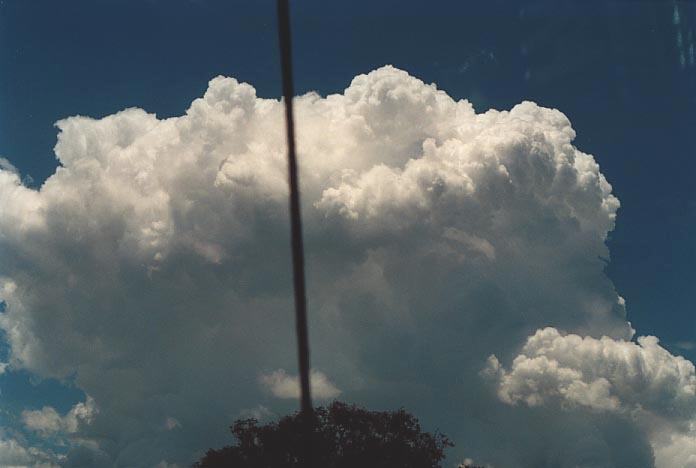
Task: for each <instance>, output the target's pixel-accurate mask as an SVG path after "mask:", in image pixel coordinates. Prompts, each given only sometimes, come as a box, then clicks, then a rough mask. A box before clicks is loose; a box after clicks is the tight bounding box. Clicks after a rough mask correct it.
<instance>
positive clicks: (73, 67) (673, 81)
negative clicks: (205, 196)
mask: <svg viewBox="0 0 696 468" xmlns="http://www.w3.org/2000/svg"><path fill="white" fill-rule="evenodd" d="M292 15H293V16H292V19H293V34H294V36H293V39H294V44H293V45H294V59H295V73H296V76H295V83H296V87H297V91H298V93H304V92H307V91H312V90H316V91H318V92H319V93H320V94H322V95H326V94H331V93H336V92H342V90H343V89H344V88H345V87H346V86H347V85H348V83H349V82H350V80H351V79H352V78H353V77H354V76H355V75H357V74H359V73H367V72H369V71H371V70H373V69H376V68H378V67H380V66H382V65H385V64H392V65H394V66H395V67H397V68H400V69H402V70H406V71H407V72H408V73H410V74H411V75H413V76H416V77H418V78H420V79H422V80H423V81H425V82H426V83H436V84H437V86H438V88H439V89H442V90H444V91H446V92H447V93H448V94H449V95H450V96H452V97H453V98H455V99H462V98H465V99H469V100H470V101H471V102H472V104H473V105H474V108H475V109H476V111H477V112H484V111H486V110H488V109H489V108H495V109H509V108H511V107H512V106H514V105H515V104H517V103H519V102H520V101H522V100H530V101H533V102H536V103H537V104H539V105H541V106H545V107H551V108H556V109H559V110H561V111H562V112H563V113H564V114H565V115H566V116H567V117H568V118H569V119H570V121H571V122H572V124H573V128H574V129H575V131H576V132H577V138H576V140H575V142H574V144H575V145H576V146H577V147H578V148H580V149H581V150H582V151H584V152H586V153H589V154H592V155H593V156H594V157H595V159H596V160H597V162H598V163H599V165H600V167H601V171H602V173H603V174H604V175H605V176H606V178H607V179H608V180H609V182H610V183H611V184H612V186H613V193H614V194H615V195H616V196H617V197H618V198H619V199H620V201H621V208H620V210H619V212H618V218H617V223H616V228H615V230H614V231H613V232H611V233H610V234H609V240H608V246H609V249H610V252H611V261H610V262H609V263H608V265H607V267H606V271H607V273H608V275H609V277H610V278H611V280H612V281H613V283H614V285H615V287H616V289H617V291H618V293H619V294H620V295H621V296H623V297H624V298H625V299H626V301H627V310H628V320H629V321H630V322H631V324H632V325H633V327H634V328H635V329H636V330H637V332H638V334H639V335H644V334H650V335H655V336H658V337H660V340H661V343H662V344H663V345H664V346H665V347H667V348H668V349H669V350H670V351H672V352H673V353H675V354H681V355H683V356H685V357H687V358H689V359H690V360H692V361H694V360H696V320H695V319H694V304H695V303H696V289H695V288H694V287H693V285H694V283H695V280H696V273H695V272H694V268H693V265H694V264H696V245H695V243H694V241H693V239H694V238H696V192H695V190H694V184H693V182H692V179H693V175H694V173H695V169H696V159H695V158H694V157H693V156H694V151H695V150H696V140H695V139H694V137H693V135H694V132H693V125H694V122H696V66H695V65H694V56H693V54H694V44H695V43H696V37H695V35H696V31H694V30H696V7H694V5H693V4H691V3H688V2H676V3H675V2H669V1H664V2H657V1H654V2H634V1H618V2H584V1H565V0H561V1H529V2H509V1H488V2H445V1H435V2H411V1H381V2H367V1H361V0H358V1H352V2H322V1H313V0H297V1H294V2H293V7H292ZM276 40H277V39H276V31H275V2H271V1H233V2H229V1H213V0H191V1H176V2H164V1H157V0H148V1H141V0H137V1H131V0H118V1H108V0H96V1H94V0H92V1H87V0H76V1H71V2H56V1H44V0H37V1H32V2H26V1H19V0H0V70H2V73H1V74H0V109H1V112H0V156H3V157H5V158H7V159H8V160H10V161H11V162H12V164H13V165H15V166H16V167H17V168H18V169H19V171H20V172H21V174H22V175H24V176H25V180H26V184H27V185H30V186H33V187H38V186H40V184H41V183H42V182H43V181H44V180H45V179H46V178H47V177H48V176H50V175H51V174H53V172H54V171H55V168H56V166H57V161H56V158H55V155H54V153H53V147H54V145H55V143H56V134H57V129H56V128H55V127H54V123H55V122H56V121H57V120H60V119H63V118H66V117H68V116H72V115H85V116H91V117H102V116H107V115H110V114H113V113H115V112H117V111H120V110H122V109H124V108H127V107H140V108H143V109H145V110H146V111H148V112H153V113H156V114H157V116H158V117H160V118H163V117H170V116H178V115H181V114H182V113H183V112H184V110H185V109H186V108H188V106H189V104H190V102H191V101H192V100H193V99H194V98H196V97H199V96H201V95H202V94H203V92H204V91H205V90H206V88H207V86H208V81H209V80H210V79H211V78H212V77H214V76H216V75H225V76H233V77H235V78H237V79H238V80H240V81H244V82H249V83H251V84H252V85H253V86H254V87H255V88H256V90H257V94H258V95H259V96H261V97H276V96H278V95H279V94H280V83H279V67H278V55H277V44H276ZM29 177H30V179H29ZM0 390H1V391H2V398H3V399H4V400H5V404H6V405H9V406H10V407H14V408H25V407H40V406H42V405H43V404H51V405H53V406H55V407H56V408H57V409H59V410H60V411H62V412H65V411H67V410H68V409H69V408H70V406H71V405H72V404H74V403H75V402H76V401H79V400H81V399H82V398H83V393H82V392H81V391H80V390H78V389H76V388H69V386H67V387H66V386H65V385H61V384H57V383H55V382H50V381H44V382H41V383H39V382H38V380H37V379H35V378H32V377H30V376H29V374H27V373H26V372H17V373H11V374H7V375H4V376H2V377H0Z"/></svg>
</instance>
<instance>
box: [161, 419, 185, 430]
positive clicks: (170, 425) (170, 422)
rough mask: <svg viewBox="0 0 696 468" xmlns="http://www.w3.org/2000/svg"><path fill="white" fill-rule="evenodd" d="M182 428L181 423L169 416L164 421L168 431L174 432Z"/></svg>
mask: <svg viewBox="0 0 696 468" xmlns="http://www.w3.org/2000/svg"><path fill="white" fill-rule="evenodd" d="M180 427H181V423H180V422H179V421H178V420H177V419H176V418H172V417H171V416H169V417H168V418H167V419H165V420H164V428H165V429H166V430H168V431H173V430H174V429H178V428H180Z"/></svg>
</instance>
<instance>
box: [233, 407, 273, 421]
mask: <svg viewBox="0 0 696 468" xmlns="http://www.w3.org/2000/svg"><path fill="white" fill-rule="evenodd" d="M274 416H275V414H274V413H273V411H271V410H269V409H268V408H266V407H265V406H263V405H258V406H257V407H255V408H245V409H243V410H242V411H240V412H239V417H240V418H242V419H256V420H257V421H264V420H267V419H271V418H273V417H274Z"/></svg>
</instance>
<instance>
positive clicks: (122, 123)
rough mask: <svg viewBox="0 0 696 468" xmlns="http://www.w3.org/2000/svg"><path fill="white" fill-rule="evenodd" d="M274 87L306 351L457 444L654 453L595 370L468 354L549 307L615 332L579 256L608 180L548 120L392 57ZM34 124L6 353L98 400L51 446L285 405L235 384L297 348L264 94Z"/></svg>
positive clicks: (176, 436)
mask: <svg viewBox="0 0 696 468" xmlns="http://www.w3.org/2000/svg"><path fill="white" fill-rule="evenodd" d="M295 103H296V112H297V122H298V129H297V133H298V148H299V156H300V165H301V174H302V177H301V183H302V194H303V214H304V217H305V218H304V221H305V223H304V226H305V236H306V246H307V269H308V272H307V274H308V293H309V298H310V317H311V330H310V331H311V340H312V361H313V365H314V366H316V367H317V368H319V369H322V370H323V371H324V372H325V375H326V379H327V381H330V382H331V384H332V385H333V386H334V388H340V389H341V391H342V392H343V393H342V398H343V397H345V398H346V399H348V400H352V401H356V402H358V403H362V404H366V405H368V406H371V407H375V408H379V409H384V408H389V407H394V406H395V407H399V406H405V407H406V408H408V409H409V410H411V411H413V412H414V413H416V414H417V415H419V416H420V417H421V419H422V420H423V422H424V424H426V425H427V426H428V427H435V426H438V427H440V428H441V429H442V430H443V431H445V432H446V433H447V434H449V435H450V436H451V437H452V438H453V439H454V440H455V442H456V443H457V447H455V449H454V450H453V451H451V453H452V456H453V457H459V459H461V460H463V459H464V458H465V456H466V457H471V458H473V459H475V460H477V461H479V460H480V461H481V462H482V463H483V462H490V463H493V464H495V466H508V465H511V464H512V463H514V464H515V466H539V463H540V460H557V461H558V464H559V466H610V465H608V463H610V461H612V460H613V461H614V462H616V463H618V464H620V463H619V462H620V461H622V460H623V461H624V462H625V463H624V465H626V464H628V465H630V466H633V467H640V466H651V465H652V463H653V458H652V457H653V446H654V444H652V443H651V441H650V437H653V436H654V434H647V433H646V432H645V431H644V430H643V429H642V426H640V425H639V424H638V423H637V422H636V421H634V420H631V419H630V418H625V417H624V416H623V415H621V414H617V413H616V412H613V413H611V414H609V413H610V412H608V411H603V412H598V411H596V410H597V407H600V406H601V408H607V409H611V408H612V407H615V406H617V405H618V406H620V405H621V404H622V402H623V400H621V397H620V396H619V397H616V398H618V399H617V400H612V399H611V397H612V395H613V394H612V393H611V391H610V390H611V389H608V388H607V387H606V385H607V384H605V383H602V381H600V380H599V379H600V378H601V376H598V377H597V378H593V379H591V380H588V379H589V377H587V378H586V377H585V376H584V375H580V376H579V375H578V374H577V372H578V370H577V368H576V367H573V366H570V367H569V369H570V370H571V371H573V372H575V373H573V372H571V374H572V375H570V374H569V375H570V377H568V378H565V377H564V378H562V379H560V378H559V379H560V380H559V379H557V381H558V382H561V383H563V382H570V383H569V384H568V386H571V385H573V382H575V386H574V387H573V389H574V390H577V389H580V390H582V391H583V392H586V393H587V392H589V393H588V395H590V396H588V397H587V398H585V400H583V399H582V398H581V397H579V396H578V397H577V398H575V397H574V398H575V400H574V401H575V402H576V403H578V405H576V406H577V407H576V408H575V409H574V410H573V411H572V412H568V411H562V410H559V409H558V408H555V407H554V406H553V405H546V404H539V405H536V406H535V407H534V408H530V407H528V406H527V405H516V406H511V405H508V404H507V403H506V402H505V401H501V400H500V399H499V398H498V395H499V394H500V393H501V390H500V389H498V388H496V387H495V386H493V387H491V383H490V380H486V379H482V378H481V377H480V371H481V369H482V368H484V367H485V366H486V359H487V358H488V356H490V355H491V354H494V355H496V356H498V358H499V360H500V362H503V363H506V362H509V361H512V360H513V358H514V356H516V355H517V354H519V350H520V347H521V346H523V344H524V343H525V342H528V337H529V336H537V335H538V333H537V330H539V329H543V328H546V327H553V328H555V329H559V330H566V331H568V332H569V333H572V334H575V335H578V336H583V337H585V336H586V337H594V338H595V339H599V338H600V337H602V336H606V337H607V338H606V339H607V340H616V341H617V342H618V343H624V342H627V340H631V339H632V336H633V329H632V328H631V326H630V324H629V323H628V322H627V321H626V315H625V306H624V302H623V300H622V299H621V298H620V297H619V295H618V294H617V293H616V291H615V289H614V287H613V284H612V283H611V281H610V280H609V279H608V278H607V277H606V275H605V274H604V268H605V262H604V260H602V259H603V258H608V250H607V247H606V245H605V240H606V237H607V234H608V232H609V231H611V230H612V229H613V226H614V222H615V218H616V212H617V209H618V207H619V202H618V200H617V199H616V197H614V196H613V195H612V192H611V186H610V184H609V183H608V182H607V181H606V179H605V178H604V176H603V175H602V173H601V172H600V169H599V166H598V164H597V162H596V161H595V159H594V158H593V157H592V156H591V155H588V154H586V153H583V152H582V151H580V150H579V149H577V148H576V147H575V146H573V139H574V137H575V132H574V130H573V129H572V126H571V124H570V122H569V121H568V119H567V118H566V117H565V116H564V115H563V114H562V113H561V112H559V111H558V110H554V109H547V108H543V107H540V106H538V105H536V104H534V103H531V102H523V103H521V104H519V105H517V106H515V107H514V108H512V109H511V110H510V111H496V110H490V111H487V112H485V113H478V114H477V113H476V112H475V111H474V109H473V107H472V106H471V104H470V103H468V102H467V101H465V100H460V101H455V100H453V99H452V98H451V97H450V96H448V95H447V94H446V93H445V92H443V91H441V90H438V89H437V88H436V86H435V85H427V84H425V83H423V82H422V81H420V80H418V79H416V78H414V77H412V76H410V75H408V74H407V73H406V72H404V71H401V70H398V69H395V68H393V67H383V68H380V69H379V70H376V71H373V72H371V73H369V74H367V75H359V76H357V77H355V78H354V79H353V81H352V82H351V84H350V86H349V87H348V88H347V89H346V90H345V91H344V92H343V93H341V94H334V95H329V96H326V97H322V96H319V95H318V94H316V93H309V94H306V95H304V96H300V97H297V98H296V100H295ZM57 126H58V128H59V130H60V132H59V136H58V143H57V145H56V148H55V151H56V155H57V157H58V160H59V161H60V167H59V168H58V169H57V170H56V172H55V174H53V175H52V176H51V177H50V178H49V179H48V180H46V182H45V183H44V184H43V185H42V186H41V188H40V189H38V190H35V189H32V188H29V187H26V186H25V185H23V184H22V181H21V179H20V176H19V175H18V174H17V172H16V171H15V170H11V169H10V170H8V167H10V166H8V165H6V164H5V165H3V166H2V167H0V278H1V279H0V299H1V300H3V301H4V302H5V304H6V311H5V312H4V313H3V314H1V315H0V327H1V328H2V330H3V331H4V333H5V337H6V340H7V342H8V343H9V345H10V347H11V355H10V363H11V368H12V369H25V370H27V371H30V372H33V373H34V374H36V375H37V376H41V377H56V378H68V377H70V378H74V383H75V385H77V386H78V387H79V388H81V389H83V390H84V391H85V393H86V394H88V395H90V397H91V398H93V399H94V404H95V405H96V407H97V408H99V412H98V413H96V414H95V415H94V417H93V418H91V422H90V423H89V424H80V425H79V428H78V431H77V433H76V437H79V438H80V440H82V441H84V444H82V445H81V446H80V447H76V448H75V449H74V450H73V452H72V453H70V454H68V456H67V458H66V459H65V460H64V462H63V463H64V464H65V465H66V466H70V465H71V464H72V465H79V464H80V463H82V464H84V463H89V464H91V465H92V466H99V465H100V464H102V465H105V466H113V465H114V464H116V465H118V466H152V465H155V464H156V463H159V462H161V461H162V460H163V459H164V460H165V461H166V462H170V463H174V462H177V463H188V462H190V461H191V460H192V459H194V458H195V457H196V456H198V455H200V454H201V453H202V451H203V450H205V449H206V448H208V447H210V446H219V445H222V444H224V443H227V442H228V441H227V436H226V428H227V427H228V426H229V423H230V422H231V419H232V418H234V417H236V416H237V415H239V414H241V413H243V412H244V411H245V408H259V407H263V408H266V409H268V411H272V412H273V413H275V414H282V413H283V412H287V411H290V410H293V409H294V407H295V403H296V402H294V401H292V400H288V401H284V400H283V399H277V398H274V397H273V395H272V394H271V395H263V394H260V392H259V391H258V375H259V371H260V370H263V369H294V368H295V367H294V366H295V357H294V354H293V353H294V349H295V342H294V335H293V330H294V324H293V315H292V300H291V281H290V267H289V255H288V228H287V221H288V216H287V200H286V196H287V187H286V162H285V137H284V129H283V113H282V104H281V103H280V102H279V101H278V100H274V99H262V98H259V97H257V96H256V94H255V90H254V88H253V87H252V86H250V85H248V84H244V83H239V82H237V81H236V80H234V79H232V78H223V77H217V78H215V79H213V80H211V82H210V84H209V87H208V90H207V91H206V93H205V95H204V96H203V97H202V98H200V99H196V100H195V101H194V102H193V103H192V104H191V106H190V108H189V109H188V110H187V111H186V113H185V114H184V115H183V116H180V117H175V118H169V119H159V118H157V117H156V116H155V115H153V114H148V113H147V112H145V111H143V110H140V109H126V110H124V111H122V112H119V113H117V114H114V115H110V116H107V117H105V118H102V119H91V118H87V117H70V118H68V119H65V120H61V121H60V122H58V124H57ZM648 342H649V340H648V341H646V342H641V344H640V345H639V346H641V347H645V346H647V345H646V344H645V343H648ZM632 346H637V345H632ZM588 359H589V357H588ZM665 362H672V361H670V359H667V358H665ZM498 371H500V372H503V373H502V374H501V375H504V376H512V375H515V368H514V366H513V368H512V370H511V371H504V368H503V365H502V364H500V367H499V369H498ZM496 375H498V374H496ZM656 378H657V377H656ZM564 379H565V380H564ZM597 382H599V383H597ZM607 382H610V383H612V382H611V380H610V379H607ZM559 385H560V384H559ZM582 385H586V386H587V387H582ZM665 385H667V384H665ZM561 386H562V385H561ZM561 386H559V387H558V388H561ZM581 387H582V388H581ZM564 388H565V387H564ZM514 389H515V391H512V387H511V390H510V392H509V399H510V401H512V400H514V399H515V398H517V397H518V395H519V397H520V398H525V397H527V398H528V397H529V395H531V393H530V392H527V391H526V390H525V391H524V392H523V391H521V390H520V391H519V392H518V391H517V389H518V387H514ZM523 390H524V389H523ZM525 392H526V393H525ZM571 393H572V392H571ZM566 394H569V393H568V391H566ZM523 395H524V397H523ZM540 395H541V394H540ZM646 395H648V394H646ZM649 395H652V394H649ZM595 397H596V398H595ZM605 397H606V398H605ZM660 397H665V398H666V394H657V396H655V398H658V399H659V398H660ZM583 398H584V397H583ZM640 398H642V396H640V395H638V396H636V404H638V403H640ZM588 399H589V400H588ZM546 400H547V395H546V394H543V402H544V403H546ZM586 400H587V401H586ZM530 401H531V400H530ZM541 401H542V400H540V402H541ZM583 402H585V403H587V402H589V403H590V404H584V403H583ZM592 402H601V404H600V403H592ZM651 404H652V403H651ZM654 404H655V405H659V403H658V402H655V403H654ZM593 405H594V406H593ZM29 411H31V409H30V410H29ZM30 414H33V413H30ZM168 418H172V420H175V421H177V423H178V425H177V426H176V430H169V429H167V427H166V426H167V425H166V424H163V423H162V421H167V420H168ZM664 418H671V416H670V415H668V414H667V413H664ZM559 427H564V428H568V430H566V431H565V432H562V431H559V430H558V428H559ZM669 427H671V428H672V429H671V430H672V432H670V433H666V432H662V433H660V437H672V436H674V437H681V436H682V435H684V434H687V432H684V431H682V430H681V429H680V428H679V427H677V426H676V425H669ZM530 428H532V429H533V430H531V431H530V430H529V429H530ZM618 428H620V430H619V429H618ZM577 434H582V435H583V439H582V440H583V441H584V445H583V446H582V447H580V446H578V444H577V443H576V442H577V440H578V438H577V437H576V436H577ZM617 434H618V435H617ZM655 437H657V436H655ZM619 439H621V440H620V443H619V444H617V443H616V441H617V440H619ZM675 440H676V439H675ZM679 440H681V439H679ZM627 447H631V449H630V450H626V448H627ZM677 448H678V447H677V446H674V450H673V452H674V453H681V452H679V450H677ZM588 453H590V454H591V455H592V456H590V457H589V458H588ZM85 460H89V461H88V462H86V461H85Z"/></svg>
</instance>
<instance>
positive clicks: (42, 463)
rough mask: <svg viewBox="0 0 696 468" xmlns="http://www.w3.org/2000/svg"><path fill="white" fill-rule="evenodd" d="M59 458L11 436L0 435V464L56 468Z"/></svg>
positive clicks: (9, 467) (17, 467) (18, 466)
mask: <svg viewBox="0 0 696 468" xmlns="http://www.w3.org/2000/svg"><path fill="white" fill-rule="evenodd" d="M57 461H59V459H58V458H57V457H56V456H54V455H53V454H51V453H47V452H44V451H42V450H40V449H37V448H35V447H29V446H27V445H26V444H24V443H22V442H21V441H19V440H17V439H15V438H13V437H0V466H3V467H6V468H30V467H31V468H56V467H57V466H58V464H57V463H56V462H57Z"/></svg>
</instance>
